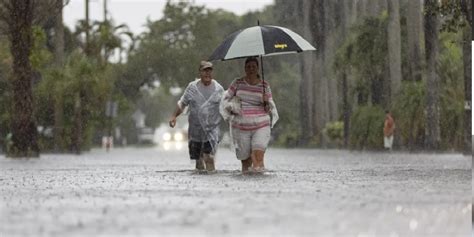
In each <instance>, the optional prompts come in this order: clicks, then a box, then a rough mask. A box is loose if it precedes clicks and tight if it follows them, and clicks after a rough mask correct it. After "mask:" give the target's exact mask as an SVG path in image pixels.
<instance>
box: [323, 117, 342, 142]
mask: <svg viewBox="0 0 474 237" xmlns="http://www.w3.org/2000/svg"><path fill="white" fill-rule="evenodd" d="M323 132H324V133H325V134H326V135H327V136H328V137H329V139H330V140H331V141H332V142H334V143H335V144H337V145H341V144H342V141H343V139H344V122H342V121H334V122H329V123H327V124H326V127H325V128H324V129H323Z"/></svg>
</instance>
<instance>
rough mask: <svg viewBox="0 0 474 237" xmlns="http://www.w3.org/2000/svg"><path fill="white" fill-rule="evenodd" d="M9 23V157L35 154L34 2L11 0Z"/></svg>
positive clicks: (32, 155) (36, 150) (37, 148)
mask: <svg viewBox="0 0 474 237" xmlns="http://www.w3.org/2000/svg"><path fill="white" fill-rule="evenodd" d="M10 6H11V8H10V9H9V10H10V12H9V13H10V16H9V17H10V21H9V22H8V29H9V39H10V43H11V47H10V51H11V54H12V57H13V81H12V84H13V113H12V121H11V126H12V135H13V137H12V141H13V147H12V151H11V153H9V154H8V155H9V156H11V157H38V156H39V147H38V144H37V136H38V135H37V134H38V131H37V128H36V123H35V120H34V114H33V110H34V108H33V104H34V102H33V91H32V68H31V63H30V58H29V56H30V53H31V47H32V43H33V36H32V29H31V27H32V23H33V8H34V6H33V1H32V0H23V1H16V0H11V1H10Z"/></svg>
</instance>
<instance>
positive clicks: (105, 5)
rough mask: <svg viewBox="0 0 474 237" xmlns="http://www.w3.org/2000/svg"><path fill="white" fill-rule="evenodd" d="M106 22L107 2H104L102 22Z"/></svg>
mask: <svg viewBox="0 0 474 237" xmlns="http://www.w3.org/2000/svg"><path fill="white" fill-rule="evenodd" d="M106 21H107V0H104V22H106Z"/></svg>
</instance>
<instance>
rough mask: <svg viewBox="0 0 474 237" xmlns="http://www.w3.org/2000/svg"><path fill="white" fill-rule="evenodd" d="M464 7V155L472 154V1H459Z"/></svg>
mask: <svg viewBox="0 0 474 237" xmlns="http://www.w3.org/2000/svg"><path fill="white" fill-rule="evenodd" d="M461 2H462V4H463V5H464V6H463V8H464V9H465V15H466V19H467V21H468V22H469V24H467V26H466V27H465V28H464V29H463V38H464V40H463V63H464V96H465V99H464V100H465V101H466V102H465V103H466V105H467V106H466V108H465V113H464V153H466V154H471V153H472V141H471V140H472V136H471V135H472V133H471V132H472V130H471V129H472V128H471V127H472V113H471V110H472V94H471V86H472V85H471V84H472V64H471V63H472V62H471V61H472V51H471V50H472V49H471V40H472V35H471V34H472V1H470V0H469V1H461Z"/></svg>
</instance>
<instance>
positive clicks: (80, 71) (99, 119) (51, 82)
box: [34, 52, 113, 150]
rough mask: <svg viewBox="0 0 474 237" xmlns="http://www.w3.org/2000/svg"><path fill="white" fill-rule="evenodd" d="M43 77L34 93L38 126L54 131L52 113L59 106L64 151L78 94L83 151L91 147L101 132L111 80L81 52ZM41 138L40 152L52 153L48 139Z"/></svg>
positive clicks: (70, 133)
mask: <svg viewBox="0 0 474 237" xmlns="http://www.w3.org/2000/svg"><path fill="white" fill-rule="evenodd" d="M43 74H44V75H43V80H42V81H41V82H40V83H39V84H38V85H37V86H36V87H35V89H34V93H35V100H36V101H37V105H36V116H37V120H38V125H39V126H42V127H45V128H53V127H54V125H55V124H54V121H55V118H54V113H55V110H56V109H58V108H57V107H56V105H57V104H59V105H60V106H62V109H61V110H62V111H64V114H63V117H64V124H63V129H64V137H63V146H64V147H63V149H66V148H67V147H70V145H71V142H72V139H71V136H72V134H73V128H74V117H75V115H74V107H75V104H76V98H77V97H78V96H79V92H81V94H82V100H81V106H82V113H81V114H82V119H83V123H82V127H83V128H84V131H83V141H84V144H83V145H84V148H87V147H90V145H91V141H92V136H93V135H94V132H96V130H97V129H101V128H104V124H105V121H104V120H105V116H104V110H105V102H106V100H107V99H108V95H109V94H110V91H111V90H112V87H111V86H112V85H113V83H112V82H111V78H110V77H107V76H106V75H107V74H106V71H105V69H104V68H102V67H100V66H98V65H97V64H94V63H92V62H91V61H90V60H89V59H87V58H86V57H85V56H84V55H83V54H82V53H80V52H75V53H73V54H72V55H71V56H70V57H69V58H68V60H67V63H66V65H65V67H64V68H63V69H60V68H53V69H49V70H47V71H45V72H44V73H43ZM43 135H44V136H43V137H41V139H43V140H42V141H41V144H43V145H45V147H43V149H46V150H48V149H52V147H51V146H52V145H53V144H52V141H51V135H47V134H43ZM45 140H46V141H45ZM48 140H49V142H47V141H48Z"/></svg>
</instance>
